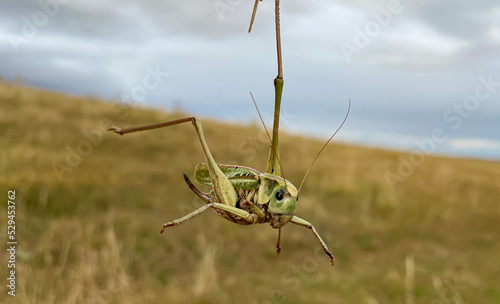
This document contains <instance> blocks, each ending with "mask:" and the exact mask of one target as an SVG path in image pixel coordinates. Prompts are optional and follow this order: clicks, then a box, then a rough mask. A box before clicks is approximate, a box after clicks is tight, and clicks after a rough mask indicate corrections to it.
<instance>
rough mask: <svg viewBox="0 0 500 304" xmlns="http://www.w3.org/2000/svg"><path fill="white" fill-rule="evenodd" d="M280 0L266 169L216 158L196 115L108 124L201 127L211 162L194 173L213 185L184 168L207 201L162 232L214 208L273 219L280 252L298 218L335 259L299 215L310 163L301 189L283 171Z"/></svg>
mask: <svg viewBox="0 0 500 304" xmlns="http://www.w3.org/2000/svg"><path fill="white" fill-rule="evenodd" d="M258 1H259V0H256V4H255V7H254V12H253V15H252V22H251V24H252V23H253V19H254V18H255V11H256V9H257V3H258ZM275 1H276V41H277V48H278V76H277V77H276V79H275V80H274V86H275V109H274V123H273V138H272V139H271V137H270V136H269V133H268V132H267V129H266V132H267V135H268V137H269V140H270V142H271V149H270V152H269V158H268V162H267V167H266V172H261V171H258V170H255V169H252V168H249V167H245V166H237V165H221V164H217V162H216V161H215V159H214V158H213V156H212V154H211V153H210V149H209V148H208V144H207V142H206V140H205V136H204V135H203V129H202V125H201V121H200V119H199V118H197V117H187V118H182V119H178V120H173V121H169V122H164V123H159V124H154V125H150V126H143V127H137V128H129V129H120V128H118V127H112V128H110V129H109V130H110V131H114V132H116V133H118V134H120V135H123V134H127V133H132V132H138V131H145V130H151V129H158V128H163V127H169V126H172V125H177V124H181V123H187V122H190V123H192V124H193V126H194V128H195V130H196V132H197V133H198V138H199V140H200V143H201V147H202V149H203V153H204V156H205V160H206V163H204V164H199V165H197V166H196V168H195V178H196V181H197V182H198V183H200V184H202V185H205V186H212V187H213V189H212V190H211V191H210V192H209V193H204V192H202V191H200V190H199V189H198V188H196V186H195V185H193V183H192V182H191V181H190V180H189V178H188V177H187V176H186V175H185V174H184V179H185V181H186V183H187V184H188V186H189V188H191V190H192V191H193V192H194V193H195V194H196V195H197V196H199V197H200V198H201V199H202V200H203V201H204V202H205V203H206V204H205V205H204V206H203V207H201V208H199V209H197V210H195V211H193V212H191V213H189V214H188V215H186V216H183V217H181V218H179V219H176V220H174V221H171V222H167V223H165V224H163V227H162V229H161V233H163V232H164V230H165V228H167V227H172V226H178V225H180V224H182V223H184V222H186V221H187V220H189V219H192V218H193V217H195V216H197V215H199V214H200V213H202V212H204V211H205V210H207V209H210V208H212V209H213V210H214V211H215V212H216V213H217V214H218V215H219V216H221V217H223V218H225V219H226V220H228V221H230V222H233V223H236V224H239V225H253V224H262V223H269V224H270V225H271V227H273V228H275V229H279V232H278V240H277V243H276V248H277V253H278V254H279V253H280V252H281V245H280V240H281V228H282V227H283V226H285V225H286V224H287V223H293V224H296V225H299V226H302V227H306V228H309V229H310V230H311V231H312V233H313V234H314V236H315V237H316V239H317V240H318V241H319V243H320V245H321V247H322V248H323V250H324V252H325V253H326V254H327V255H328V256H329V257H330V260H331V262H332V265H333V264H334V257H333V254H332V253H331V252H330V250H329V249H328V247H327V245H326V244H325V242H324V241H323V240H322V239H321V236H320V235H319V234H318V232H317V231H316V229H315V228H314V226H313V225H312V224H311V223H309V222H308V221H306V220H304V219H302V218H300V217H298V216H296V215H295V210H296V208H297V202H298V198H299V192H300V188H301V187H302V185H303V183H304V180H305V178H306V177H307V175H308V173H309V170H310V168H309V170H308V171H307V173H306V175H305V177H304V179H303V180H302V183H301V187H299V190H297V188H296V187H295V186H294V185H293V184H292V183H291V182H290V181H288V180H286V179H285V178H284V175H282V172H283V170H282V168H281V164H280V160H279V151H278V133H279V132H278V129H279V113H280V106H281V95H282V91H283V72H282V63H281V41H280V23H279V0H275ZM250 29H251V27H250ZM250 94H251V93H250ZM252 99H253V96H252ZM253 102H254V104H255V107H256V108H257V112H258V113H259V117H260V119H261V121H262V123H263V125H264V128H266V126H265V124H264V122H263V120H262V116H261V115H260V112H259V109H258V107H257V104H256V103H255V100H253ZM349 108H350V103H349ZM348 113H349V112H348ZM346 118H347V116H346ZM344 122H345V119H344ZM343 124H344V123H342V125H343ZM342 125H341V127H342ZM339 129H340V128H339ZM339 129H337V131H336V132H335V133H334V134H333V135H332V137H330V139H329V140H328V142H330V140H331V139H332V138H333V136H335V134H336V133H337V132H338V131H339ZM328 142H327V143H326V144H325V145H324V146H323V148H322V149H321V150H320V152H319V153H318V155H317V156H316V158H315V159H314V161H313V163H312V164H311V167H312V165H313V164H314V162H315V161H316V159H317V158H318V156H319V154H320V153H321V152H322V151H323V149H324V148H325V146H326V145H327V144H328ZM280 173H281V174H280Z"/></svg>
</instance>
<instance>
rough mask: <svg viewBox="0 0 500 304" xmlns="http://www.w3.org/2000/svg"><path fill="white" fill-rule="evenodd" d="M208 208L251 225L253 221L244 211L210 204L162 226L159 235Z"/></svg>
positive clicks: (252, 217)
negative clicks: (238, 218)
mask: <svg viewBox="0 0 500 304" xmlns="http://www.w3.org/2000/svg"><path fill="white" fill-rule="evenodd" d="M208 208H214V209H219V210H223V211H227V212H229V213H231V214H233V215H235V216H239V217H241V218H242V219H244V220H246V221H247V222H249V223H253V222H254V221H255V218H254V216H252V215H251V214H250V213H248V212H246V211H245V210H241V209H238V208H236V207H231V206H227V205H224V204H219V203H210V204H206V205H205V206H203V207H200V208H198V209H196V210H195V211H193V212H191V213H189V214H188V215H185V216H183V217H181V218H178V219H176V220H173V221H171V222H168V223H165V224H163V227H162V228H161V230H160V233H163V231H165V228H167V227H172V226H179V225H180V224H183V223H184V222H185V221H187V220H189V219H192V218H193V217H195V216H197V215H198V214H200V213H202V212H203V211H205V210H207V209H208Z"/></svg>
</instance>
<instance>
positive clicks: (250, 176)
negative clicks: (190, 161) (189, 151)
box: [194, 164, 262, 190]
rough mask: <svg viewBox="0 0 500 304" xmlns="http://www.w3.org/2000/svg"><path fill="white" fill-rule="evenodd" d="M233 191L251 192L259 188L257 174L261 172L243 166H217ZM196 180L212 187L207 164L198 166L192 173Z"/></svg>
mask: <svg viewBox="0 0 500 304" xmlns="http://www.w3.org/2000/svg"><path fill="white" fill-rule="evenodd" d="M218 166H219V168H220V169H221V171H222V173H224V175H225V176H226V177H227V178H228V179H229V181H230V182H231V185H233V187H234V188H235V189H243V190H251V189H257V188H259V174H261V173H262V172H260V171H258V170H255V169H252V168H249V167H244V166H236V165H218ZM194 176H195V178H196V180H197V181H198V182H199V183H200V184H202V185H205V186H212V181H211V180H210V174H209V172H208V166H207V164H199V165H197V166H196V168H195V171H194Z"/></svg>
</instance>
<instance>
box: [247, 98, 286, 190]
mask: <svg viewBox="0 0 500 304" xmlns="http://www.w3.org/2000/svg"><path fill="white" fill-rule="evenodd" d="M250 96H252V101H253V104H254V106H255V109H257V113H258V114H259V118H260V122H262V125H263V126H264V130H266V134H267V138H269V142H270V143H271V148H272V149H273V150H274V153H275V154H276V159H277V160H278V165H279V166H280V171H281V175H282V177H283V180H284V181H285V189H286V178H285V172H283V167H282V166H281V161H280V158H279V157H278V156H277V155H278V154H277V153H276V149H275V147H274V146H273V141H272V140H271V136H270V135H269V131H267V127H266V124H265V123H264V119H262V115H260V111H259V107H258V106H257V102H256V101H255V98H253V94H252V92H250Z"/></svg>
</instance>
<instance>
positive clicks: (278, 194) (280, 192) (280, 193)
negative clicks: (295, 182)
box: [276, 190, 285, 201]
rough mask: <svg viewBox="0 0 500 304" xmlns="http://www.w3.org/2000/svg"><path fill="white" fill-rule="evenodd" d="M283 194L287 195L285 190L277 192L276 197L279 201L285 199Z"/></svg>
mask: <svg viewBox="0 0 500 304" xmlns="http://www.w3.org/2000/svg"><path fill="white" fill-rule="evenodd" d="M283 195H285V191H283V190H280V191H278V192H276V199H277V200H278V201H281V200H282V199H283Z"/></svg>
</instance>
